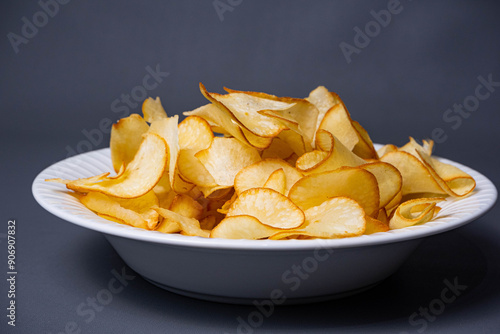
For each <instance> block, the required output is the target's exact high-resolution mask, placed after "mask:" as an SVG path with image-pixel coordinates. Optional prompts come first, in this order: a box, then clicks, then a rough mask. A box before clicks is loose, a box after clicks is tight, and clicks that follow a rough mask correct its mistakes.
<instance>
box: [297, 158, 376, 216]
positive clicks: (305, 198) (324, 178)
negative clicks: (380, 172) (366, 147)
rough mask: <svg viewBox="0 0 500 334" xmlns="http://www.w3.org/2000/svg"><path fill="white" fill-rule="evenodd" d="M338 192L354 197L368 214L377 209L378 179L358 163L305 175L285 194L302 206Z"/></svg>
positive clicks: (317, 203) (318, 201) (374, 213)
mask: <svg viewBox="0 0 500 334" xmlns="http://www.w3.org/2000/svg"><path fill="white" fill-rule="evenodd" d="M338 196H344V197H349V198H351V199H353V200H355V201H356V202H358V203H359V204H360V205H361V207H362V208H363V209H364V210H365V212H366V214H367V215H369V216H372V217H373V216H375V215H376V214H377V213H378V210H379V190H378V185H377V179H376V178H375V176H374V175H373V174H372V173H370V172H368V171H366V170H364V169H362V168H359V167H342V168H339V169H336V170H333V171H328V172H322V173H316V174H310V175H307V176H304V177H303V178H302V179H300V180H298V181H297V182H296V183H295V184H294V185H293V186H292V188H291V189H290V192H289V193H288V197H289V198H290V199H291V200H292V201H293V202H294V203H295V204H297V206H298V207H299V208H301V209H302V210H307V209H309V208H311V207H313V206H318V205H320V204H321V203H323V202H324V201H326V200H328V199H329V198H332V197H338Z"/></svg>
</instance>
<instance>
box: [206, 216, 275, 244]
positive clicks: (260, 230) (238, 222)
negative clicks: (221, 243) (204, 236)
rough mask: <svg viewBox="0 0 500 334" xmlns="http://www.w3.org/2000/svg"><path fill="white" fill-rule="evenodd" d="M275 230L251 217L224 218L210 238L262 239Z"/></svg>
mask: <svg viewBox="0 0 500 334" xmlns="http://www.w3.org/2000/svg"><path fill="white" fill-rule="evenodd" d="M277 231H279V230H277V229H275V228H272V227H269V226H267V225H264V224H262V223H261V222H260V221H259V220H258V219H257V218H255V217H253V216H246V215H241V216H230V217H226V218H224V219H223V220H222V221H221V222H220V223H219V224H218V225H217V226H216V227H215V228H214V229H213V230H212V232H211V233H210V238H225V239H250V240H256V239H263V238H267V237H269V236H271V235H273V234H275V233H276V232H277Z"/></svg>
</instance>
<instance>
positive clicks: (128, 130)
mask: <svg viewBox="0 0 500 334" xmlns="http://www.w3.org/2000/svg"><path fill="white" fill-rule="evenodd" d="M148 129H149V126H148V123H146V121H145V120H144V119H143V118H142V117H141V116H139V115H138V114H132V115H130V116H129V117H125V118H122V119H120V120H119V121H118V122H117V123H115V124H113V126H112V127H111V139H110V141H109V147H110V150H111V162H112V163H113V168H114V169H115V172H118V171H119V170H120V167H121V166H122V165H123V164H125V165H127V164H128V163H129V162H130V161H132V160H133V159H134V156H135V154H136V153H137V151H138V150H139V146H141V142H142V139H143V138H142V136H143V134H145V133H146V132H147V131H148Z"/></svg>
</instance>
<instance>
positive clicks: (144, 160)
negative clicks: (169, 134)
mask: <svg viewBox="0 0 500 334" xmlns="http://www.w3.org/2000/svg"><path fill="white" fill-rule="evenodd" d="M166 161H167V145H166V143H165V140H163V138H161V137H160V136H158V135H156V134H154V133H149V134H147V135H146V136H145V138H144V140H143V142H142V143H141V146H140V147H139V151H137V154H136V155H135V156H134V159H133V160H132V161H131V162H130V163H129V164H128V165H127V167H126V168H125V171H124V172H123V173H122V174H121V175H120V176H119V177H117V178H106V179H102V180H101V181H99V182H88V181H86V180H85V179H79V180H75V181H71V182H69V183H67V184H66V187H67V188H68V189H71V190H75V191H78V192H89V191H97V192H101V193H103V194H106V195H110V196H114V197H120V198H135V197H139V196H142V195H144V194H146V193H147V192H149V191H150V190H152V189H153V187H154V186H155V185H156V184H157V183H158V181H159V180H160V178H161V176H162V175H163V171H164V170H165V165H166Z"/></svg>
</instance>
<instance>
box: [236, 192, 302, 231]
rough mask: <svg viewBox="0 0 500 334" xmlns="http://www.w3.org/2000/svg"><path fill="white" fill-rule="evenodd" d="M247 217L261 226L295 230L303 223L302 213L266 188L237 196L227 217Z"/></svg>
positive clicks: (282, 197)
mask: <svg viewBox="0 0 500 334" xmlns="http://www.w3.org/2000/svg"><path fill="white" fill-rule="evenodd" d="M240 215H248V216H253V217H255V218H257V219H258V220H259V221H260V222H261V223H262V224H264V225H267V226H270V227H274V228H279V229H289V228H297V227H299V226H300V225H302V224H303V223H304V213H303V212H302V210H300V209H299V208H298V207H297V206H296V205H295V204H293V203H292V202H291V201H290V200H289V199H288V198H287V197H285V196H283V195H281V194H280V193H278V192H276V191H274V190H271V189H267V188H252V189H248V190H246V191H244V192H242V193H241V194H239V195H238V198H236V200H235V201H234V202H233V204H232V205H231V207H230V208H229V211H228V213H227V217H231V216H240Z"/></svg>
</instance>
